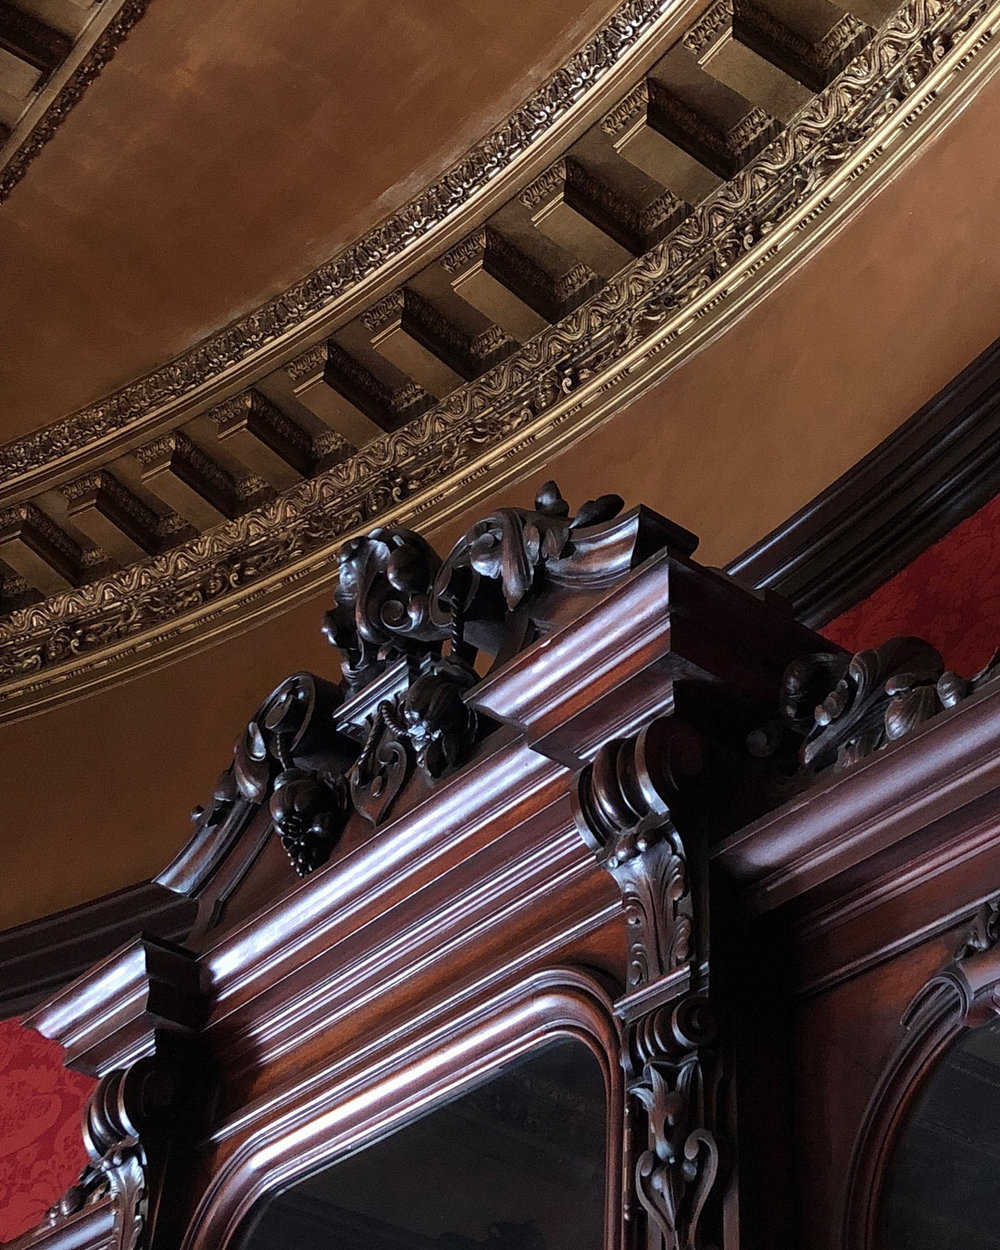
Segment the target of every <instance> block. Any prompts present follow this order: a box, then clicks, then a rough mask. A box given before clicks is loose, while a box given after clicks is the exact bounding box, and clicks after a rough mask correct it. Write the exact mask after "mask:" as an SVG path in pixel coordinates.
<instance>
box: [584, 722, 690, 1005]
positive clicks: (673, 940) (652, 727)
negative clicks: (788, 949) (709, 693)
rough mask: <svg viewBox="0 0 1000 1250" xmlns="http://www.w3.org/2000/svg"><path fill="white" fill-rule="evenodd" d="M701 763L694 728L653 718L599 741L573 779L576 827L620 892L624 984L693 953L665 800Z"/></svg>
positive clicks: (684, 870) (681, 860)
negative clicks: (631, 731) (630, 733)
mask: <svg viewBox="0 0 1000 1250" xmlns="http://www.w3.org/2000/svg"><path fill="white" fill-rule="evenodd" d="M702 766H703V753H702V744H701V741H700V739H699V738H698V736H697V734H695V732H694V731H693V730H692V729H690V727H688V726H687V725H685V724H683V723H682V722H680V721H675V720H673V719H672V718H670V717H660V718H659V719H657V720H654V721H653V722H652V723H651V724H649V725H647V726H646V728H645V729H643V730H642V732H641V733H640V734H638V736H637V737H635V738H630V739H627V740H623V739H615V740H613V741H611V742H607V743H605V744H604V746H602V747H601V749H600V750H599V751H598V753H597V755H596V756H595V758H594V762H593V764H591V765H589V766H588V767H587V768H585V769H584V770H583V772H582V773H581V774H580V776H579V777H578V778H577V780H576V784H575V785H574V789H573V805H574V815H575V817H576V822H577V827H578V828H579V830H580V832H581V834H582V835H583V838H584V841H585V842H586V843H587V845H588V846H589V847H590V848H591V850H593V851H594V853H595V854H596V855H597V858H598V862H599V863H600V864H601V866H602V867H604V868H606V869H607V871H608V872H609V873H611V875H612V876H613V877H614V879H615V881H617V883H618V886H619V888H620V889H621V892H622V901H623V903H624V906H625V915H626V918H627V921H628V935H629V938H628V940H629V971H628V983H629V987H630V988H636V987H638V986H643V985H649V984H651V983H652V982H655V981H656V980H657V979H658V978H660V977H662V976H665V975H667V974H668V973H670V972H673V971H674V970H675V969H676V968H678V967H680V966H681V965H682V964H686V963H688V962H689V961H690V960H691V958H692V955H693V951H692V937H693V934H692V899H691V890H690V882H689V880H688V866H687V856H686V853H685V850H684V846H683V843H682V842H681V838H680V835H679V833H678V832H677V830H676V828H675V827H674V825H673V823H672V820H671V804H676V803H677V801H678V799H680V797H681V794H682V791H683V788H684V786H685V784H687V783H689V782H690V781H691V780H692V779H693V778H695V777H697V776H698V775H699V774H700V773H701V771H702Z"/></svg>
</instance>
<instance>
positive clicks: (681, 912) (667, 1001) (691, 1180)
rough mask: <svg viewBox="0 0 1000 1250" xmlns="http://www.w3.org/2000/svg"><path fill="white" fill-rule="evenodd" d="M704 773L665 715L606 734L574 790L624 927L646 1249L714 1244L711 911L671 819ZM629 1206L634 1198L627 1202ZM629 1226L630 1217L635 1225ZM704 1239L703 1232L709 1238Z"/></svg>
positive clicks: (698, 753)
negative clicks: (633, 732) (623, 733)
mask: <svg viewBox="0 0 1000 1250" xmlns="http://www.w3.org/2000/svg"><path fill="white" fill-rule="evenodd" d="M703 771H704V751H703V744H702V742H701V739H700V738H699V736H698V735H697V734H696V733H695V732H694V730H692V729H691V728H690V726H688V725H686V724H684V723H683V722H682V721H679V720H675V719H673V718H671V717H661V718H659V719H657V720H655V721H652V722H651V723H650V724H649V725H647V726H646V728H645V729H644V730H642V732H641V733H639V734H638V735H637V736H636V737H634V738H629V739H617V740H614V741H612V742H609V743H606V744H605V745H604V746H603V747H602V748H601V749H600V751H599V752H598V754H597V756H596V757H595V759H594V762H593V763H592V764H591V765H589V766H588V767H587V768H586V769H584V770H583V772H582V773H581V774H580V775H579V777H578V778H577V780H576V783H575V787H574V814H575V817H576V822H577V826H578V828H579V829H580V832H581V834H582V835H583V837H584V840H585V841H586V842H587V844H588V845H589V846H590V847H591V849H592V850H593V851H594V852H595V854H596V855H597V858H598V862H599V863H600V864H601V865H602V866H603V867H604V868H605V869H606V870H607V871H608V872H609V873H610V874H611V876H612V877H613V878H614V879H615V881H616V882H617V883H618V886H619V888H620V890H621V893H622V903H623V906H624V909H625V915H626V921H627V933H628V991H627V993H626V995H625V996H624V997H623V998H622V999H621V1001H620V1002H619V1004H618V1007H617V1010H618V1011H619V1013H620V1014H621V1015H622V1017H623V1018H624V1020H625V1022H626V1026H627V1028H626V1039H625V1053H624V1055H623V1063H624V1066H625V1071H626V1073H627V1076H628V1091H629V1096H630V1098H631V1100H632V1101H633V1104H634V1105H635V1108H636V1110H637V1112H638V1113H639V1114H638V1115H637V1116H636V1117H635V1119H636V1120H637V1121H638V1122H639V1123H638V1125H637V1128H636V1133H637V1137H638V1141H637V1143H636V1147H635V1154H636V1157H635V1165H634V1169H633V1181H634V1195H632V1196H631V1197H632V1198H634V1199H635V1200H636V1201H637V1203H638V1205H639V1206H640V1207H641V1209H642V1210H643V1211H644V1213H645V1217H646V1218H645V1230H644V1244H645V1246H646V1248H647V1250H701V1248H704V1247H707V1246H709V1245H711V1244H714V1239H713V1237H712V1234H711V1233H706V1230H707V1229H711V1230H713V1231H714V1229H716V1228H717V1226H718V1223H719V1214H718V1210H717V1209H713V1204H714V1206H715V1208H717V1206H718V1203H717V1201H716V1200H717V1199H718V1198H719V1195H720V1190H721V1185H720V1180H721V1173H722V1166H721V1160H722V1151H721V1149H720V1145H719V1140H718V1137H717V1130H716V1125H717V1120H718V1113H717V1105H716V1104H717V1098H716V1090H717V1086H718V1081H719V1063H718V1054H717V1049H716V1025H715V1020H714V1016H713V1013H712V1009H711V1005H710V1002H709V999H708V996H707V992H706V990H707V975H706V974H707V953H708V952H707V940H706V938H707V909H706V906H705V903H704V901H703V900H702V899H701V897H700V895H699V893H698V891H697V890H695V889H693V888H692V885H693V881H692V878H693V876H699V875H703V870H702V869H701V867H700V865H692V864H691V863H690V860H689V853H688V846H687V845H686V843H685V840H684V837H682V835H681V832H680V829H679V828H678V823H680V824H681V825H682V826H685V827H686V828H687V829H689V830H690V832H689V835H688V836H689V838H690V840H691V842H692V845H696V846H697V848H698V854H699V855H700V854H701V852H702V850H703V847H702V845H701V843H700V842H698V841H697V840H696V830H695V829H694V828H693V826H692V825H691V824H690V823H689V822H688V821H687V820H686V819H685V811H686V809H687V805H688V800H689V798H690V794H689V792H690V790H691V787H692V784H693V783H695V781H696V779H697V778H698V777H700V776H701V775H702V773H703ZM630 1205H632V1204H631V1203H630ZM633 1226H634V1225H633ZM706 1237H707V1238H708V1239H706Z"/></svg>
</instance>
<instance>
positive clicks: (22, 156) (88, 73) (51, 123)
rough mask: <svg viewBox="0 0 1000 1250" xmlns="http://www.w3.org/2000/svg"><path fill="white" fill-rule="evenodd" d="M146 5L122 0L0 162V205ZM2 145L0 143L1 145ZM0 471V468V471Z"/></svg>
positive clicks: (142, 0) (141, 1)
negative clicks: (36, 119) (28, 128)
mask: <svg viewBox="0 0 1000 1250" xmlns="http://www.w3.org/2000/svg"><path fill="white" fill-rule="evenodd" d="M148 7H149V0H125V3H124V4H123V5H122V6H121V8H120V9H119V10H118V12H117V13H116V14H115V16H114V17H113V18H112V19H111V21H110V22H109V23H108V25H107V26H106V27H105V29H104V31H103V32H102V33H101V35H100V36H99V37H98V39H97V41H96V42H95V44H94V46H93V47H92V48H91V49H90V51H89V52H88V53H87V55H86V56H85V57H84V59H83V61H82V62H81V64H80V65H79V67H78V68H77V69H76V71H75V72H74V73H73V75H72V77H71V78H70V79H69V80H68V82H67V83H66V84H65V86H64V87H63V88H62V90H61V91H60V92H59V93H58V95H57V96H56V98H55V99H54V100H53V101H52V103H51V104H50V105H49V107H48V108H47V109H46V110H45V112H44V113H43V114H42V116H41V118H40V119H39V120H38V121H37V122H36V123H35V125H34V126H33V127H32V128H31V130H30V131H29V132H28V134H27V136H26V137H25V138H24V139H23V140H22V141H21V143H20V144H18V145H17V146H16V147H14V148H13V150H12V152H11V155H10V156H9V157H8V158H5V159H4V160H3V161H2V164H0V204H3V202H4V201H5V200H6V199H7V197H8V196H9V195H10V193H11V191H13V189H14V188H15V187H16V186H17V184H18V183H19V182H20V181H21V179H22V178H23V177H24V174H25V171H26V170H27V168H28V166H29V165H30V164H31V162H32V161H33V160H34V159H35V157H36V156H37V155H38V153H39V152H40V151H41V150H42V148H43V147H45V145H46V144H47V143H48V141H49V140H50V139H51V138H52V136H53V135H54V134H55V133H56V131H57V130H58V129H59V127H60V126H61V125H62V123H63V122H64V121H65V120H66V118H67V117H68V116H69V114H70V113H71V112H72V111H73V109H74V108H76V106H77V104H79V102H80V100H81V99H82V98H83V95H84V92H85V91H86V90H87V88H88V87H89V86H90V84H91V83H92V82H93V81H94V79H95V78H97V77H98V76H99V75H100V73H101V71H102V70H103V69H104V67H105V66H106V65H107V64H108V62H109V61H110V60H111V58H112V57H113V56H114V55H115V53H116V52H117V51H118V48H119V47H120V45H121V44H122V43H123V42H124V40H125V37H126V36H127V35H128V34H129V32H130V31H131V30H132V28H133V26H135V24H136V22H138V21H139V19H140V18H141V17H142V15H143V14H144V13H145V12H146V9H147V8H148ZM3 146H4V145H2V144H0V148H2V147H3ZM2 472H3V470H2V469H0V473H2Z"/></svg>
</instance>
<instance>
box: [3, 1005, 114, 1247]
mask: <svg viewBox="0 0 1000 1250" xmlns="http://www.w3.org/2000/svg"><path fill="white" fill-rule="evenodd" d="M93 1088H94V1081H93V1080H91V1079H90V1077H86V1076H80V1075H79V1074H78V1073H76V1072H70V1071H68V1070H67V1069H66V1068H64V1067H63V1051H62V1047H60V1046H57V1045H56V1044H55V1042H50V1041H47V1040H46V1039H45V1038H44V1037H40V1036H39V1035H38V1034H37V1033H35V1032H33V1031H32V1030H31V1029H25V1028H22V1027H21V1025H20V1024H19V1023H18V1021H17V1020H3V1021H0V1241H5V1240H7V1239H9V1238H11V1237H17V1236H19V1235H20V1234H21V1233H23V1232H26V1231H27V1230H28V1229H29V1228H31V1227H32V1226H33V1225H35V1224H37V1223H38V1221H39V1220H40V1219H41V1218H42V1216H43V1215H44V1214H45V1211H46V1209H47V1208H48V1207H50V1206H51V1205H52V1204H53V1203H54V1202H55V1201H56V1200H57V1199H58V1198H59V1197H60V1196H61V1195H62V1194H63V1193H64V1192H65V1191H66V1190H67V1189H68V1188H69V1187H70V1185H72V1184H73V1182H74V1181H75V1180H76V1178H77V1176H78V1175H79V1173H80V1169H81V1168H82V1167H83V1165H84V1163H85V1162H86V1152H85V1151H84V1148H83V1138H82V1137H81V1135H80V1117H81V1114H82V1112H83V1106H84V1103H85V1102H86V1100H87V1096H88V1095H89V1094H90V1091H91V1090H92V1089H93Z"/></svg>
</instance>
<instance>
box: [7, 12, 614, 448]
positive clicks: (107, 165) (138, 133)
mask: <svg viewBox="0 0 1000 1250" xmlns="http://www.w3.org/2000/svg"><path fill="white" fill-rule="evenodd" d="M48 2H49V3H53V4H54V0H48ZM45 3H46V0H19V5H20V8H22V9H24V10H27V9H28V8H29V4H31V5H33V6H34V7H38V6H40V5H44V4H45ZM73 3H75V0H73ZM10 7H12V6H11V5H10V4H9V3H6V4H5V5H4V8H10ZM63 7H66V8H71V7H72V3H70V0H65V3H64V6H63ZM612 8H613V4H612V3H609V0H590V2H589V3H580V2H579V0H546V3H544V4H524V3H519V2H518V0H440V2H439V3H435V4H420V5H413V4H399V3H394V2H393V0H342V2H338V3H337V4H330V3H329V0H282V2H281V3H272V2H269V0H251V2H250V3H247V2H246V0H198V3H197V4H191V3H190V0H149V3H148V7H147V9H146V12H145V14H144V15H143V16H142V18H141V19H140V20H139V21H138V22H137V23H136V25H135V26H134V27H133V29H132V30H131V32H130V33H129V34H128V36H127V38H126V39H125V40H124V42H123V43H122V44H121V46H120V47H119V48H118V49H117V52H116V53H115V55H114V58H113V59H112V60H111V61H110V63H109V64H107V65H106V66H105V68H104V70H103V72H102V73H101V75H100V77H99V78H98V79H97V80H96V81H94V82H93V83H92V84H91V86H90V87H89V89H88V90H87V92H86V94H85V95H84V96H83V98H82V99H81V100H80V101H79V103H78V104H77V105H76V107H75V108H74V109H73V110H72V112H71V113H70V114H69V115H68V116H67V117H66V119H65V120H64V122H63V123H62V125H61V126H60V127H59V129H58V131H57V132H56V133H55V134H54V136H53V138H52V139H51V140H50V142H49V143H48V144H47V145H46V146H45V147H44V149H43V150H42V151H41V152H40V153H39V154H38V155H37V157H36V158H35V160H34V161H33V163H32V165H31V167H30V174H28V175H26V176H25V177H24V178H23V179H22V180H21V182H20V183H19V184H18V185H17V186H16V188H15V189H14V190H13V192H12V193H11V195H10V197H9V199H8V201H7V203H6V204H4V205H3V208H2V211H0V271H2V272H3V274H4V281H3V283H2V284H0V326H3V348H4V350H3V352H2V353H0V438H10V437H13V436H16V435H21V434H25V433H26V432H28V431H30V430H32V429H33V428H36V427H37V426H39V425H41V424H45V423H48V422H50V421H53V420H55V419H57V418H59V417H63V416H65V415H66V414H67V413H69V412H72V411H74V410H75V409H77V408H81V407H83V406H85V405H86V404H88V403H91V402H93V401H95V400H98V399H100V398H101V397H102V396H103V395H104V394H106V393H107V392H108V391H111V390H113V389H114V388H116V387H119V386H122V385H124V384H125V383H127V382H130V381H132V380H133V379H135V378H137V377H140V376H141V375H143V374H144V373H146V372H147V371H149V370H150V369H153V368H155V367H156V366H157V365H162V364H164V363H166V362H167V361H169V360H170V359H172V358H173V357H174V356H176V355H178V354H179V353H180V352H182V351H183V350H184V349H185V348H187V347H189V346H191V344H192V343H193V342H195V341H197V340H198V339H200V338H202V337H203V336H204V335H206V334H207V333H209V332H211V331H213V330H217V329H219V328H220V327H221V326H223V325H225V324H226V323H227V322H228V321H231V320H233V319H234V318H235V317H238V316H239V315H240V314H242V313H245V312H246V311H248V310H249V309H251V308H253V307H255V306H256V305H258V304H260V303H262V302H263V301H264V300H266V299H267V298H268V297H270V296H272V295H274V294H275V293H276V292H279V291H281V290H282V289H284V288H285V287H287V286H289V285H291V284H292V283H293V282H295V281H296V280H298V279H300V278H302V277H303V275H304V274H306V273H308V272H309V271H310V270H311V269H312V268H314V267H315V266H316V265H318V264H319V263H320V262H321V261H323V260H325V259H327V258H328V257H329V256H330V255H331V254H332V253H334V252H336V251H337V250H338V249H339V248H341V247H343V246H344V245H346V244H347V243H349V242H351V241H352V240H353V238H354V237H355V236H357V235H359V234H361V233H363V232H364V230H365V229H367V228H368V227H370V226H371V225H372V224H373V223H374V222H375V221H377V220H378V219H379V218H381V217H383V216H385V215H386V214H387V213H389V212H391V211H393V210H394V209H396V208H398V207H399V206H400V205H401V204H402V203H403V202H405V201H406V200H407V199H408V198H410V197H411V196H412V195H413V194H414V193H415V192H416V191H417V190H419V189H420V188H421V187H422V186H423V185H424V184H426V183H427V182H430V181H431V180H432V179H433V178H434V177H436V176H437V175H439V174H440V173H441V172H442V171H443V170H444V169H445V168H447V167H448V165H449V164H450V163H451V162H452V161H454V160H455V159H456V157H458V156H459V155H460V154H461V153H462V152H463V151H464V150H465V149H466V148H467V147H469V146H470V145H471V144H472V143H473V142H475V140H477V139H478V138H480V137H481V136H482V135H483V134H484V133H486V132H487V131H489V130H490V129H491V128H492V127H493V126H495V125H496V124H497V123H498V122H499V121H500V120H501V119H502V118H503V117H504V116H505V115H506V114H507V113H508V112H509V111H510V110H511V109H512V108H514V106H515V105H517V104H518V103H520V102H521V100H522V99H523V98H524V97H525V96H527V95H528V94H529V93H530V91H531V90H532V88H534V87H536V86H537V85H538V84H539V83H541V82H543V81H544V80H545V79H546V78H547V77H548V76H549V75H550V74H551V73H552V72H553V71H554V70H555V69H556V67H557V66H559V65H560V64H561V63H562V62H563V61H564V60H565V59H566V58H567V56H568V55H569V53H570V52H571V51H572V49H573V48H575V47H576V46H577V45H578V44H580V43H581V42H583V41H584V39H585V38H586V36H587V35H589V34H590V33H591V32H592V30H593V29H594V27H596V26H597V25H598V24H599V23H600V22H601V21H602V20H603V19H605V18H606V17H607V15H608V13H609V11H610V10H611V9H612ZM0 17H2V11H0ZM0 31H2V22H0ZM0 38H2V36H0Z"/></svg>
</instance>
